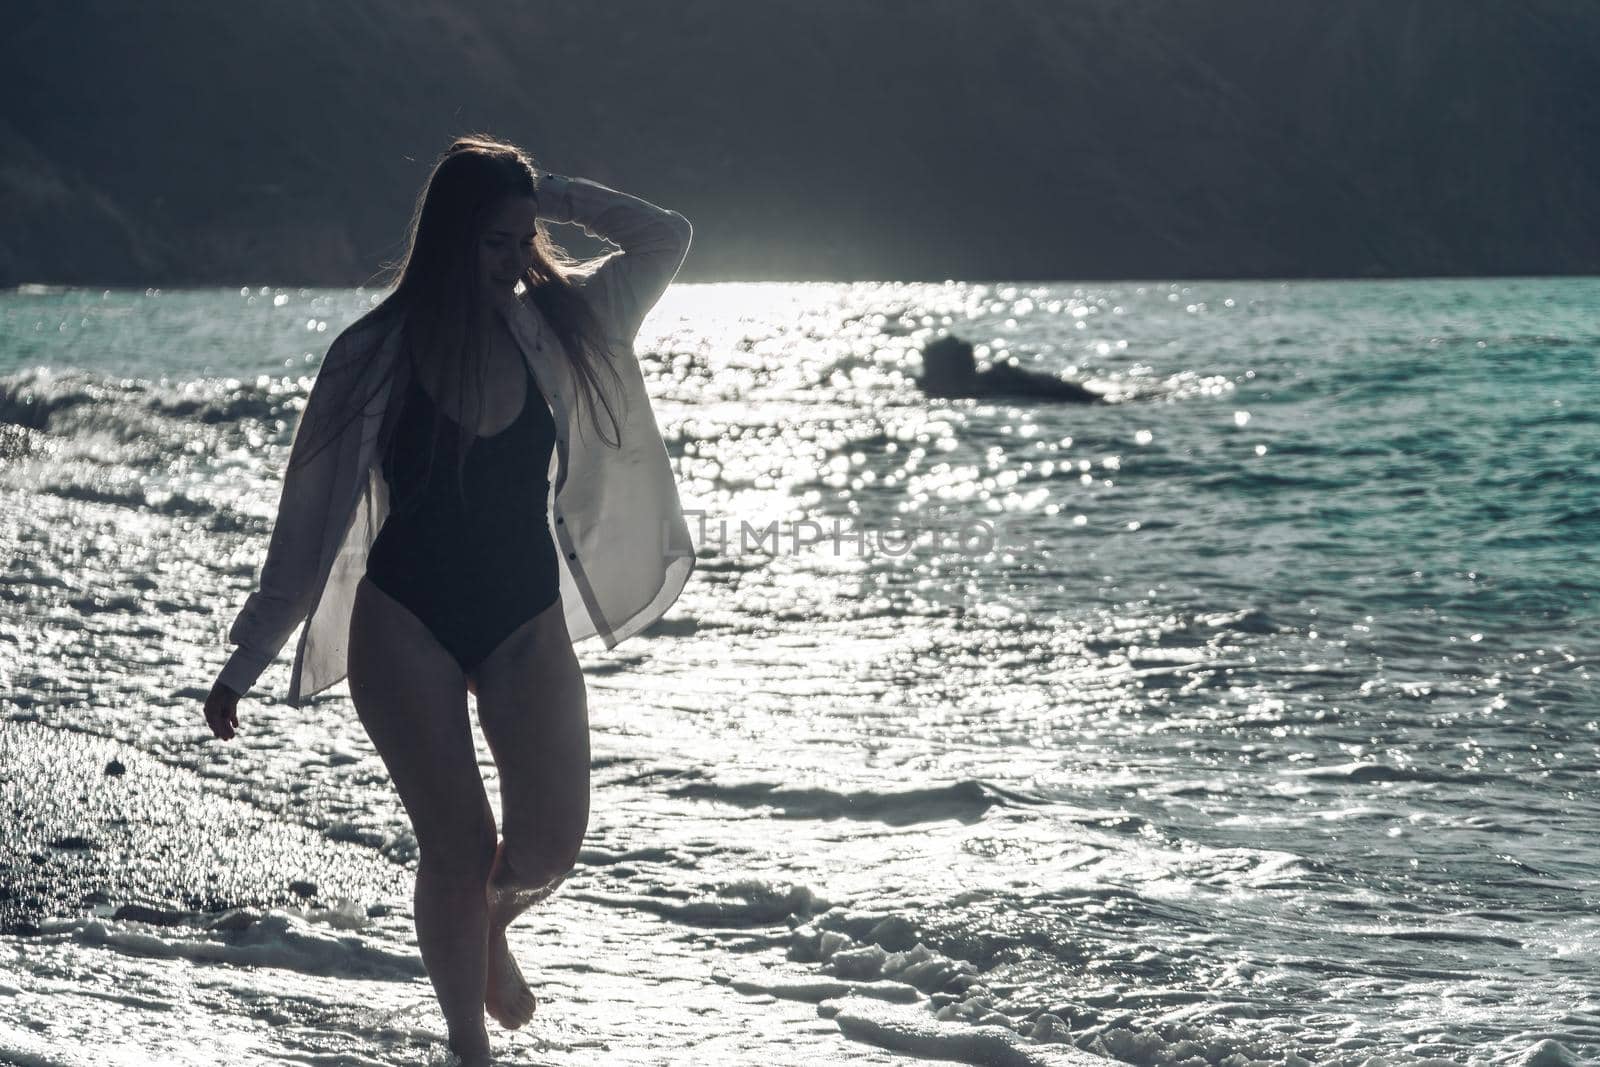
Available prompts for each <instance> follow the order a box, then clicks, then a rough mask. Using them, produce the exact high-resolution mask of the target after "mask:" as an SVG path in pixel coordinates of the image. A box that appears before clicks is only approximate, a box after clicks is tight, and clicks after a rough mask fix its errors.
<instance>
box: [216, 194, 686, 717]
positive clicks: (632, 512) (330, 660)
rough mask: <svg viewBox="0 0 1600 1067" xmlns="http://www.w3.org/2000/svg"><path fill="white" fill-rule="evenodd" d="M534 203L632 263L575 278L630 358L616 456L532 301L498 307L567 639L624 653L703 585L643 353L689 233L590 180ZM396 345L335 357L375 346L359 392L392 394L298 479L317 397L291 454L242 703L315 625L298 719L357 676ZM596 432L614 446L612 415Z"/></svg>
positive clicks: (237, 674)
mask: <svg viewBox="0 0 1600 1067" xmlns="http://www.w3.org/2000/svg"><path fill="white" fill-rule="evenodd" d="M537 188H538V202H539V209H538V215H539V217H540V218H542V219H546V220H548V221H550V222H555V223H566V222H570V223H575V224H577V225H579V226H581V227H582V228H583V230H584V232H586V233H588V234H590V235H591V236H594V237H600V238H603V239H605V240H607V241H610V242H611V243H613V244H615V245H617V246H618V247H619V248H620V249H621V251H620V252H615V253H612V254H611V255H610V256H608V257H607V258H606V259H604V260H603V261H601V263H600V265H599V267H598V268H597V269H595V270H593V271H592V273H589V274H587V275H583V276H579V277H576V278H574V281H575V283H576V284H577V285H578V286H579V287H580V289H581V290H582V291H583V293H584V295H585V296H586V297H587V298H588V299H589V302H590V304H591V306H592V307H593V308H594V310H595V312H596V314H597V315H598V316H599V317H600V320H601V323H602V324H603V326H604V328H605V330H606V333H607V337H608V340H609V341H610V343H611V346H612V349H613V351H614V352H615V353H616V354H617V356H618V359H617V361H616V364H615V366H616V369H617V371H618V373H619V374H620V376H621V379H622V394H621V397H620V400H621V403H620V404H619V403H618V402H617V398H615V397H613V400H612V408H613V410H614V411H615V413H616V415H617V420H618V424H619V425H618V433H619V434H620V442H621V446H622V447H621V448H620V449H613V448H611V447H610V446H608V445H606V444H605V443H604V442H603V441H601V440H600V439H599V437H598V435H597V434H596V433H595V427H594V421H595V420H594V419H593V418H591V417H589V412H588V409H587V408H585V418H584V419H583V421H582V425H581V426H580V425H579V424H578V423H577V422H576V421H575V419H574V415H575V412H574V411H573V409H572V406H571V405H573V404H574V403H575V401H576V393H577V383H576V380H575V377H574V375H573V372H572V370H571V364H570V363H569V362H568V359H567V357H566V354H565V353H564V351H563V350H562V347H561V343H560V341H559V340H558V338H557V337H556V335H555V333H554V332H553V331H552V330H551V329H550V328H549V326H548V325H547V324H546V323H545V322H544V321H543V319H542V316H541V313H540V312H539V310H538V309H537V308H536V307H535V306H534V305H533V303H532V302H531V300H529V299H528V297H527V294H521V295H511V294H506V295H505V296H504V297H502V298H500V301H499V307H500V310H501V312H502V314H504V315H505V317H506V321H507V323H508V324H509V325H510V327H511V333H512V336H513V337H515V338H516V341H517V345H518V347H519V348H520V349H521V351H522V355H523V358H524V359H525V360H526V361H527V363H528V367H529V369H530V370H531V371H532V372H533V375H534V378H535V379H536V380H537V381H538V383H539V390H540V392H542V393H543V394H544V396H545V399H546V400H547V401H548V402H549V405H550V410H551V414H552V415H553V416H554V419H555V425H556V447H555V455H554V456H553V457H552V460H551V466H552V468H553V475H552V476H551V477H550V483H551V492H550V497H549V500H548V501H547V509H546V510H547V516H548V520H549V521H550V523H551V526H550V529H551V531H552V533H553V534H554V537H555V541H556V546H557V549H558V557H559V559H560V569H561V602H562V604H563V607H564V611H565V615H566V623H567V631H568V633H569V634H570V636H571V638H572V640H573V641H574V642H577V641H580V640H582V639H584V638H586V637H594V636H597V635H598V636H599V637H600V638H601V640H603V641H604V642H605V646H606V647H607V648H613V647H615V646H616V645H617V643H618V642H620V641H623V640H625V639H626V638H628V637H631V636H633V635H634V634H636V633H638V632H639V631H640V630H643V629H644V628H645V627H646V626H649V625H650V624H651V623H652V622H654V621H655V620H656V619H658V618H660V617H661V616H662V615H663V614H665V613H666V610H667V609H668V608H669V607H671V605H672V602H673V601H674V600H676V599H677V597H678V594H679V592H681V591H682V589H683V587H684V584H685V583H686V582H687V581H688V580H689V575H690V573H691V572H692V571H693V570H694V559H695V550H694V545H693V543H692V542H691V540H690V538H689V527H688V524H687V522H685V520H684V516H683V507H682V505H681V503H680V501H679V499H678V488H677V483H676V482H675V480H674V478H673V474H672V466H671V462H670V460H669V459H668V458H667V452H666V446H665V445H664V444H663V443H662V440H661V433H660V430H659V429H658V428H657V426H656V420H655V414H654V412H653V411H652V410H651V407H650V397H649V395H648V394H647V393H646V391H645V385H644V376H643V373H642V372H641V370H640V367H639V363H638V360H637V358H636V357H635V355H634V351H633V340H634V337H635V336H636V335H637V334H638V332H639V326H640V324H641V323H642V322H643V321H644V317H645V315H647V314H648V313H649V312H650V309H651V308H653V307H654V306H655V304H656V302H657V301H658V300H659V299H660V298H661V294H662V293H663V292H665V291H666V288H667V286H668V285H669V284H670V283H671V282H672V279H673V278H674V277H675V276H676V275H677V273H678V268H679V267H680V266H681V265H682V264H683V260H684V258H685V257H686V256H687V255H688V252H689V241H690V235H691V232H692V231H691V227H690V225H689V220H688V219H686V218H684V217H683V216H682V215H680V214H678V213H677V212H675V211H668V210H666V209H665V208H659V207H656V206H655V205H654V204H651V203H648V202H646V201H644V200H641V199H639V198H638V197H635V196H630V195H628V194H627V193H620V192H617V191H616V190H615V189H609V188H607V187H606V186H604V185H601V184H599V183H598V182H593V181H589V180H587V179H584V178H572V177H567V176H565V175H559V174H541V175H540V177H539V180H538V186H537ZM399 336H400V331H399V328H398V327H391V328H383V327H381V326H378V325H375V324H374V322H373V321H372V319H371V316H370V315H369V316H365V317H363V318H362V319H360V320H357V321H356V322H355V323H354V324H352V325H351V326H350V327H349V328H348V329H346V330H345V331H344V332H343V333H341V334H340V335H339V337H338V338H337V339H336V340H335V341H334V342H333V344H332V346H331V347H330V348H329V349H328V355H327V358H326V359H325V360H324V361H323V368H324V370H326V368H327V367H329V366H336V365H338V364H339V363H340V362H341V361H343V360H347V359H360V358H362V357H364V356H365V355H367V354H369V353H370V352H371V351H372V349H371V346H373V345H377V346H379V351H378V356H377V358H375V359H373V360H372V361H371V368H370V371H369V373H370V374H371V375H372V377H371V378H368V379H365V380H364V381H362V382H358V383H357V392H356V394H355V395H357V396H365V395H366V394H367V392H368V391H369V389H370V384H371V382H373V381H376V380H377V379H378V378H382V377H384V376H386V375H387V376H388V380H387V381H386V382H385V384H384V386H383V387H382V388H381V389H380V390H379V391H378V392H377V394H376V395H375V396H374V397H373V400H372V402H371V403H370V404H369V405H368V406H367V407H366V408H365V409H364V411H363V413H362V414H360V415H358V416H357V417H356V418H353V419H351V420H350V421H349V424H348V425H347V427H346V428H345V430H344V432H343V433H342V434H341V436H340V438H339V439H338V440H337V441H335V442H332V443H330V444H329V445H327V447H325V448H324V449H323V450H322V451H321V452H320V453H318V455H317V456H316V457H315V458H314V459H312V460H311V462H310V463H308V464H305V465H293V462H294V460H295V459H297V458H298V457H299V454H300V451H301V449H302V446H303V442H302V441H301V440H300V432H301V430H303V429H304V428H305V427H306V426H307V424H308V423H309V422H310V421H311V419H310V418H309V416H311V415H312V414H313V413H315V414H318V415H320V414H321V409H322V408H323V407H324V406H326V405H329V404H332V403H334V402H335V401H334V399H333V398H332V397H331V395H330V393H331V390H328V389H324V390H322V393H321V394H319V392H318V388H319V387H320V386H321V385H322V383H323V381H324V380H325V378H326V375H319V376H318V379H317V382H316V383H315V384H314V385H313V386H312V388H311V394H310V396H309V397H308V398H307V399H306V408H305V411H304V412H302V413H301V418H300V422H299V425H298V426H297V428H296V431H295V439H294V443H293V445H292V446H291V449H290V455H291V464H292V469H290V470H288V471H286V473H285V475H284V481H283V493H282V497H281V499H280V501H279V504H278V515H277V519H276V521H275V522H274V524H273V529H272V538H271V541H270V542H269V545H268V548H267V557H266V561H265V562H264V563H263V564H262V567H261V581H260V586H259V589H258V590H257V591H256V592H254V593H252V594H251V595H250V597H249V598H248V599H247V600H246V601H245V604H244V607H243V609H241V610H240V612H239V615H238V618H237V619H236V620H235V621H234V623H233V626H232V627H231V628H230V629H229V631H228V641H229V643H231V644H235V645H237V646H238V647H237V648H236V649H235V650H234V652H233V654H232V655H231V656H230V657H229V659H228V662H227V664H226V665H225V666H224V667H223V669H222V673H221V674H220V675H219V676H218V678H217V680H218V681H219V682H221V683H222V684H223V685H226V686H227V687H228V688H230V689H232V690H233V691H234V692H236V693H241V694H243V693H248V692H249V691H250V689H251V687H252V686H253V685H254V684H255V682H256V680H257V679H258V678H259V677H260V676H261V672H262V671H264V670H266V668H267V666H268V665H269V664H271V662H272V661H273V660H274V659H275V658H276V657H277V655H278V652H279V651H280V650H281V649H282V648H283V646H284V644H285V643H286V642H287V641H288V639H289V636H290V634H292V633H293V632H294V629H295V627H296V626H298V625H300V623H301V622H305V624H306V625H305V629H304V631H303V632H302V633H301V635H300V643H299V646H298V647H297V648H296V650H295V657H294V669H293V671H292V673H291V674H290V679H289V694H288V702H289V703H290V704H291V705H293V706H295V707H299V706H300V705H301V704H302V703H304V701H305V700H306V699H307V698H309V697H311V696H313V695H315V694H316V693H319V692H321V691H322V690H324V689H326V688H328V687H329V686H331V685H333V684H335V683H337V682H339V681H340V680H342V679H343V678H344V677H345V676H346V673H347V657H346V645H347V643H348V640H349V630H350V615H351V609H352V606H353V605H354V602H355V593H356V584H357V583H358V582H359V581H360V580H361V578H362V576H363V575H364V574H365V573H366V570H367V553H368V550H369V549H370V548H371V547H372V542H373V540H374V539H375V538H376V537H377V535H378V531H379V530H380V529H381V528H382V527H383V522H384V519H385V518H386V517H387V516H388V513H389V493H388V484H387V482H386V481H385V480H384V477H383V472H382V464H381V459H380V457H379V456H378V454H377V451H378V450H377V442H378V439H379V436H380V433H381V431H382V428H383V417H384V413H385V411H386V410H387V408H388V399H389V395H390V393H391V392H392V390H393V387H394V382H395V378H396V376H394V375H388V371H389V368H390V367H391V366H393V364H394V359H395V356H396V354H397V352H398V341H399ZM599 377H600V380H601V382H602V383H603V384H604V385H605V386H607V387H608V388H609V383H610V375H608V374H606V373H605V372H604V371H601V372H600V375H599ZM530 400H531V398H530ZM599 417H600V419H601V421H602V425H604V426H605V427H606V428H607V429H608V430H609V428H610V425H611V422H610V419H609V418H608V417H607V416H606V415H605V409H604V407H603V406H602V407H600V408H599ZM612 436H613V437H615V436H616V435H612ZM305 447H309V445H306V446H305Z"/></svg>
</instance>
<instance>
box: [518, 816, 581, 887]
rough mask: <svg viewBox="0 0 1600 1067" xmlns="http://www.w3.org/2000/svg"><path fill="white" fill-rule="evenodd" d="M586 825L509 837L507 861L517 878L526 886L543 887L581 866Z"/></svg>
mask: <svg viewBox="0 0 1600 1067" xmlns="http://www.w3.org/2000/svg"><path fill="white" fill-rule="evenodd" d="M587 830H588V827H587V825H586V821H585V824H583V825H576V826H572V825H569V826H567V827H564V828H562V829H559V830H556V829H549V830H546V831H544V832H542V833H539V834H536V835H532V837H531V838H530V839H527V840H522V839H516V838H507V840H506V857H505V859H506V863H507V866H509V867H510V868H511V870H510V875H511V878H512V880H513V881H515V882H517V883H518V884H520V885H525V886H542V885H548V884H550V883H552V882H555V881H558V880H560V879H562V878H564V877H566V875H567V873H568V872H569V871H571V870H572V869H573V868H574V867H576V866H577V865H578V853H579V852H580V851H581V850H582V849H583V839H584V835H585V834H586V833H587Z"/></svg>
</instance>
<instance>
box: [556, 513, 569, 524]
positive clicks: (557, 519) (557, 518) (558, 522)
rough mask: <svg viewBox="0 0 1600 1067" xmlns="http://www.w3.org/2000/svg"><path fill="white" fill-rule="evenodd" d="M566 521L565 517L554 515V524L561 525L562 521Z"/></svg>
mask: <svg viewBox="0 0 1600 1067" xmlns="http://www.w3.org/2000/svg"><path fill="white" fill-rule="evenodd" d="M566 521H567V520H566V519H563V518H562V517H561V516H560V515H557V516H556V525H557V526H560V525H561V524H562V523H564V522H566Z"/></svg>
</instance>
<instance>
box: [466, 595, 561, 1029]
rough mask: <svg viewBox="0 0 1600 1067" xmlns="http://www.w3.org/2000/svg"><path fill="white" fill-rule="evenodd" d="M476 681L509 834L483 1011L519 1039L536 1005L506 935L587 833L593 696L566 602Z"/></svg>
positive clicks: (500, 863) (518, 636)
mask: <svg viewBox="0 0 1600 1067" xmlns="http://www.w3.org/2000/svg"><path fill="white" fill-rule="evenodd" d="M474 680H475V682H476V687H477V695H478V721H479V723H480V724H481V725H482V727H483V735H484V737H485V739H487V740H488V742H489V749H490V751H491V752H493V754H494V760H495V764H496V766H497V767H498V768H499V771H500V808H501V816H502V818H503V819H504V831H505V840H504V841H502V842H501V843H500V846H499V848H498V849H497V850H496V852H495V860H494V866H493V870H492V872H491V874H490V876H489V884H488V892H487V899H488V906H489V914H488V929H489V970H488V976H487V984H486V999H485V1007H486V1008H487V1009H488V1011H489V1014H490V1015H492V1016H493V1017H494V1018H495V1020H496V1021H498V1022H499V1023H500V1024H501V1025H502V1026H504V1027H505V1028H507V1029H515V1028H516V1027H519V1026H521V1025H523V1024H524V1023H526V1022H527V1021H528V1019H529V1018H530V1017H531V1016H532V1014H533V1011H534V1008H535V1006H536V1003H537V1002H536V1000H535V998H534V996H533V993H532V991H531V990H529V989H528V985H527V982H526V981H525V980H524V979H523V977H522V972H521V970H520V969H519V968H518V967H517V962H516V960H515V959H514V958H512V956H511V951H510V947H509V946H508V944H507V942H506V936H505V931H506V928H507V927H508V926H510V925H511V922H512V920H513V919H515V918H516V917H517V916H518V915H520V914H522V912H524V911H525V910H527V909H528V908H529V907H531V906H533V905H534V904H537V903H538V902H540V901H541V900H544V899H545V898H546V897H548V896H549V895H550V894H551V893H553V892H554V891H555V889H556V887H557V886H559V885H560V884H561V882H562V880H563V879H565V878H566V876H567V872H568V871H570V870H571V869H572V866H573V864H574V863H576V862H577V858H578V849H579V847H580V846H581V845H582V843H583V835H584V831H585V830H586V829H587V828H588V823H589V706H588V694H587V690H586V689H585V687H584V681H583V670H582V668H581V667H580V666H579V665H578V658H577V656H576V655H575V654H574V652H573V650H572V641H571V638H570V637H569V636H568V635H567V626H566V622H565V620H564V619H563V618H562V611H561V604H560V602H559V601H558V602H557V603H556V604H554V605H552V606H551V607H550V608H549V609H547V610H546V611H544V612H542V613H541V614H540V615H538V616H537V617H536V618H534V619H531V620H529V621H528V622H527V623H525V624H524V625H523V626H522V627H521V628H519V629H518V630H517V631H516V632H515V633H513V634H512V635H511V636H510V637H508V638H507V639H506V640H505V641H504V642H503V643H502V644H501V645H500V646H499V647H498V648H496V649H495V651H494V652H493V653H492V654H491V655H490V656H489V658H488V659H487V660H485V661H484V663H483V664H482V665H481V666H480V667H479V669H478V671H477V672H476V678H475V679H474Z"/></svg>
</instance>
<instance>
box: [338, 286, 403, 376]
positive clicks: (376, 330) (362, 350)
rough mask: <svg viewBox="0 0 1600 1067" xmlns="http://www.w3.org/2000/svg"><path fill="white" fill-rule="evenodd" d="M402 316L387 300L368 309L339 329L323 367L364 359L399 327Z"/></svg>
mask: <svg viewBox="0 0 1600 1067" xmlns="http://www.w3.org/2000/svg"><path fill="white" fill-rule="evenodd" d="M401 320H402V316H401V315H400V314H399V313H398V312H397V311H396V310H395V309H393V308H390V307H389V306H387V302H385V303H381V304H378V305H377V306H375V307H373V308H371V309H369V310H368V311H366V312H365V313H364V314H362V315H361V316H360V317H359V318H357V319H356V320H355V321H354V322H352V323H351V324H350V325H348V326H346V327H345V328H344V329H343V330H340V331H339V334H338V336H336V337H335V338H334V339H333V343H332V344H331V345H329V346H328V354H327V356H326V357H324V359H323V361H322V366H323V369H324V370H327V369H329V368H332V367H339V366H343V365H346V364H351V363H355V362H358V361H359V362H365V360H363V359H362V358H361V357H363V356H369V355H371V354H372V353H373V351H374V350H376V349H377V348H378V347H379V346H380V345H382V344H383V342H384V341H386V340H388V338H389V337H390V336H391V335H392V334H393V333H394V331H395V330H396V329H397V328H398V327H399V326H400V324H401Z"/></svg>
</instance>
